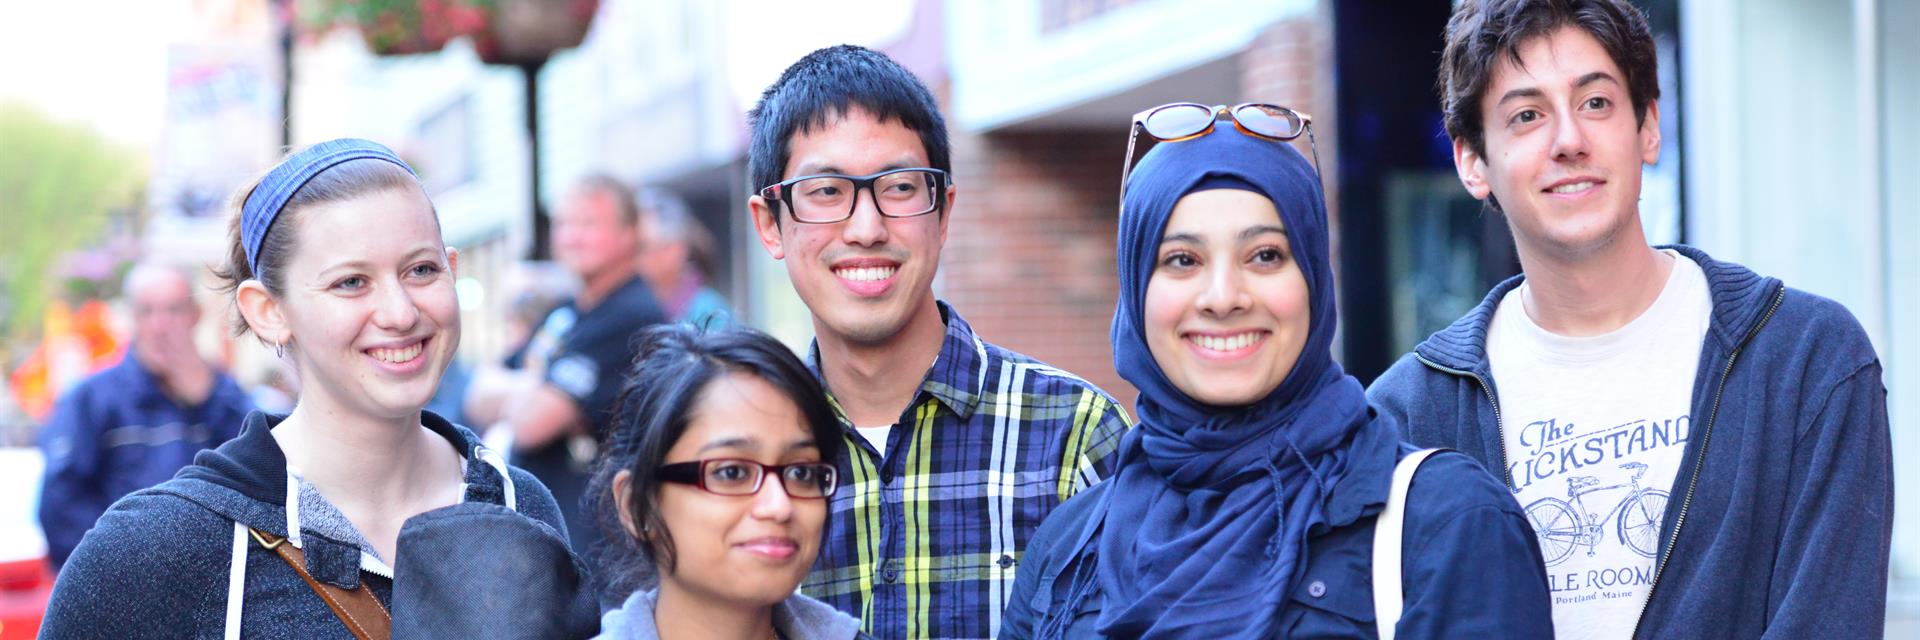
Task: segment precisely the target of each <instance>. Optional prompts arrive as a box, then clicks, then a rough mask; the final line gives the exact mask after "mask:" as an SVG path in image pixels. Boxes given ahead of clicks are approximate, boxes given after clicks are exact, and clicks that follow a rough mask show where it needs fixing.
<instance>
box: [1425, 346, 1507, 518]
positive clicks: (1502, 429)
mask: <svg viewBox="0 0 1920 640" xmlns="http://www.w3.org/2000/svg"><path fill="white" fill-rule="evenodd" d="M1413 357H1415V358H1418V359H1419V360H1420V362H1423V363H1426V365H1427V366H1429V367H1433V368H1434V369H1438V370H1440V371H1444V372H1447V373H1451V374H1453V375H1456V376H1466V377H1469V378H1473V381H1474V382H1478V383H1480V390H1481V391H1484V392H1486V394H1487V402H1488V403H1490V404H1492V405H1493V428H1494V433H1495V435H1497V436H1499V438H1500V441H1499V446H1496V447H1494V450H1495V451H1499V452H1500V477H1501V478H1502V479H1504V480H1505V481H1506V483H1507V492H1508V493H1514V492H1517V491H1519V488H1517V487H1515V486H1514V485H1513V468H1512V467H1510V466H1508V465H1507V421H1505V420H1502V419H1500V399H1499V398H1495V397H1494V396H1493V385H1490V384H1487V381H1486V380H1485V379H1483V378H1481V377H1480V374H1477V373H1474V372H1472V371H1462V370H1460V369H1454V368H1450V367H1443V366H1440V364H1439V363H1436V362H1434V361H1432V360H1428V359H1427V357H1426V356H1423V355H1420V353H1419V352H1418V351H1416V352H1414V354H1413Z"/></svg>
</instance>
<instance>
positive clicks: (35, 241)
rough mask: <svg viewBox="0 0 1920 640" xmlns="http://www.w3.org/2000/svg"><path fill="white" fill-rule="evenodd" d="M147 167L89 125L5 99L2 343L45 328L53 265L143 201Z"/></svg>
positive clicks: (0, 153) (0, 137)
mask: <svg viewBox="0 0 1920 640" xmlns="http://www.w3.org/2000/svg"><path fill="white" fill-rule="evenodd" d="M141 173H142V168H141V163H140V161H139V157H138V156H137V155H136V154H134V153H133V152H132V151H130V150H128V149H125V148H122V147H120V146H118V145H116V144H114V143H113V142H111V141H109V140H107V139H106V138H104V137H102V136H101V135H100V134H99V133H97V132H95V131H93V130H92V129H90V128H87V127H86V126H84V125H78V124H71V123H66V122H60V121H58V120H55V119H53V118H52V117H49V116H48V115H47V114H45V113H42V112H40V111H39V110H37V109H34V108H32V107H27V106H23V105H18V104H0V300H5V301H6V303H5V304H0V346H5V345H4V343H6V342H11V341H14V340H23V339H26V338H27V337H28V336H29V335H30V334H35V333H37V332H38V331H39V330H40V317H41V314H42V313H43V312H44V311H45V310H46V307H47V302H48V301H49V300H51V299H52V296H54V295H56V294H57V293H58V291H57V289H56V286H57V285H58V284H59V283H57V282H55V280H54V278H53V275H54V274H53V273H52V271H53V269H54V268H56V267H57V266H58V264H59V261H60V259H61V258H62V257H63V256H65V255H66V254H67V252H69V251H72V250H74V249H78V248H82V247H84V246H86V245H88V244H89V243H92V242H94V241H96V240H98V239H99V238H100V235H101V233H102V232H103V231H104V230H105V229H106V227H107V223H108V221H109V218H110V215H111V211H112V210H113V209H114V208H116V207H126V206H128V205H130V204H133V203H134V202H136V201H137V198H138V197H139V193H140V186H141V183H142V181H143V179H144V176H142V175H141ZM0 353H3V352H0Z"/></svg>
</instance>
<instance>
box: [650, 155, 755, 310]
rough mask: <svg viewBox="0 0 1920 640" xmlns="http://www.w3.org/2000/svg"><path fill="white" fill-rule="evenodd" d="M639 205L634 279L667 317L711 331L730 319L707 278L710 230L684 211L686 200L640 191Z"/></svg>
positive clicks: (711, 261) (711, 265) (711, 260)
mask: <svg viewBox="0 0 1920 640" xmlns="http://www.w3.org/2000/svg"><path fill="white" fill-rule="evenodd" d="M639 205H640V263H639V265H638V267H639V269H640V277H642V278H645V279H646V281H647V286H648V287H650V288H652V289H653V295H654V297H655V298H658V299H659V300H660V304H661V306H662V307H664V308H665V311H666V312H667V318H668V319H670V320H672V321H674V322H684V323H687V324H690V325H693V326H696V327H701V328H706V329H711V328H715V327H721V326H726V325H728V324H731V323H732V322H733V311H732V310H731V309H729V308H728V307H727V299H726V298H723V297H721V296H720V292H718V291H714V290H713V287H711V286H709V285H708V284H707V283H709V282H711V281H712V280H713V272H714V247H713V234H711V233H708V232H707V228H706V226H705V225H703V224H701V222H700V221H699V220H698V219H695V218H694V217H693V215H692V214H691V213H690V212H689V211H688V210H687V203H686V201H684V200H681V199H680V198H679V197H676V196H674V195H673V194H672V193H668V192H667V191H665V190H661V189H645V190H642V191H641V192H640V194H639Z"/></svg>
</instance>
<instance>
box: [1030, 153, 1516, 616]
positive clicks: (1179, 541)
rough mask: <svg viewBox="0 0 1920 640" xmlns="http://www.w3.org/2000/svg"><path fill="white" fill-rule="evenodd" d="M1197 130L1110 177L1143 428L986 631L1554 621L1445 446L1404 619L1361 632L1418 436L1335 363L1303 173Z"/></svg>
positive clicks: (1421, 493) (1415, 552)
mask: <svg viewBox="0 0 1920 640" xmlns="http://www.w3.org/2000/svg"><path fill="white" fill-rule="evenodd" d="M1208 129H1210V131H1211V132H1210V133H1209V132H1206V131H1205V130H1203V131H1202V132H1201V133H1200V134H1199V135H1198V137H1194V138H1191V139H1181V140H1178V141H1169V142H1162V143H1160V144H1159V145H1158V146H1157V147H1155V148H1154V149H1153V150H1152V151H1151V152H1150V153H1148V154H1147V155H1146V157H1145V159H1143V160H1142V161H1141V162H1140V165H1139V168H1138V170H1136V171H1134V172H1133V173H1132V175H1131V178H1130V180H1129V181H1128V182H1127V183H1126V185H1125V195H1124V197H1123V202H1122V206H1121V217H1120V225H1119V226H1120V230H1119V245H1118V254H1119V273H1120V300H1119V305H1118V308H1117V309H1116V310H1115V312H1114V320H1113V351H1114V365H1115V367H1116V368H1117V369H1118V371H1119V373H1120V375H1121V376H1122V377H1124V378H1126V379H1127V381H1128V382H1131V383H1133V385H1134V386H1135V387H1136V388H1138V389H1139V390H1140V398H1139V402H1138V404H1137V410H1138V413H1139V420H1140V422H1139V425H1138V426H1137V427H1136V428H1135V429H1134V430H1133V431H1132V432H1130V433H1128V434H1127V436H1126V439H1125V440H1124V441H1123V442H1122V444H1121V451H1120V455H1121V458H1120V460H1121V462H1120V470H1119V471H1118V473H1117V475H1116V476H1115V477H1114V478H1112V479H1110V480H1108V481H1107V482H1105V483H1102V484H1100V485H1098V486H1096V487H1094V488H1093V489H1092V490H1091V491H1089V492H1087V493H1086V494H1083V495H1081V496H1079V497H1076V498H1074V499H1073V500H1071V501H1069V502H1067V503H1066V504H1065V505H1063V506H1062V507H1061V508H1060V509H1059V510H1058V511H1055V512H1054V513H1053V514H1052V515H1051V516H1049V517H1048V518H1047V521H1046V523H1045V524H1044V525H1043V526H1042V527H1041V528H1040V530H1039V532H1038V533H1037V534H1036V535H1035V539H1034V541H1033V543H1032V546H1031V547H1030V548H1029V549H1030V550H1029V551H1028V554H1027V556H1026V557H1025V558H1023V559H1022V560H1021V562H1020V564H1021V567H1020V570H1019V574H1018V578H1017V579H1016V581H1015V585H1014V589H1013V594H1012V596H1011V598H1010V599H1009V605H1008V607H1007V610H1006V613H1005V616H1004V618H1003V620H1002V624H1003V626H1002V633H1001V637H1003V638H1029V637H1039V638H1085V637H1095V636H1105V637H1121V638H1137V637H1166V638H1208V639H1226V638H1284V637H1314V638H1372V637H1376V636H1377V635H1379V632H1380V631H1382V630H1384V631H1386V632H1388V633H1389V634H1391V633H1393V632H1395V631H1397V633H1398V635H1399V636H1400V637H1409V638H1438V637H1445V638H1474V637H1478V638H1544V637H1550V636H1551V635H1552V631H1553V630H1552V621H1551V618H1550V614H1549V609H1548V607H1549V605H1548V584H1547V578H1546V575H1545V572H1544V569H1543V568H1542V564H1541V562H1540V552H1539V548H1538V545H1537V543H1536V542H1535V540H1534V536H1533V532H1532V529H1531V528H1530V527H1529V526H1528V524H1527V520H1526V518H1525V516H1524V515H1523V514H1522V512H1521V510H1520V507H1519V505H1517V504H1515V503H1514V501H1513V498H1511V497H1509V495H1508V492H1507V491H1505V490H1503V488H1502V487H1501V486H1500V482H1499V481H1497V480H1495V479H1494V478H1493V477H1492V476H1491V475H1489V474H1488V473H1487V472H1486V471H1485V470H1484V469H1482V468H1481V467H1480V466H1479V465H1478V464H1477V463H1475V462H1474V461H1473V460H1472V459H1471V458H1468V457H1467V456H1465V455H1460V454H1457V453H1445V452H1443V453H1439V454H1437V455H1433V456H1432V457H1431V458H1429V459H1427V461H1426V462H1425V464H1424V465H1422V466H1420V467H1419V471H1418V474H1417V475H1416V476H1414V480H1413V482H1412V487H1411V490H1410V491H1409V493H1408V495H1407V500H1406V506H1405V510H1404V514H1405V520H1404V537H1403V540H1404V542H1403V544H1402V545H1401V547H1402V550H1403V553H1404V558H1405V559H1404V561H1403V562H1402V563H1401V567H1402V569H1403V576H1404V577H1403V580H1402V582H1401V584H1402V594H1403V595H1404V607H1405V608H1404V613H1403V614H1402V615H1401V616H1400V617H1399V618H1398V620H1397V624H1396V623H1394V622H1393V621H1389V623H1388V624H1387V625H1383V626H1380V627H1376V620H1375V608H1374V607H1375V603H1374V594H1373V590H1372V588H1371V585H1372V578H1371V577H1370V572H1371V570H1372V560H1371V558H1370V555H1369V554H1370V553H1371V550H1372V548H1373V545H1372V542H1373V540H1374V524H1375V521H1376V517H1377V515H1378V514H1379V513H1380V512H1381V510H1382V506H1383V504H1385V503H1386V502H1387V498H1388V493H1389V483H1390V478H1391V475H1392V473H1393V471H1394V469H1395V464H1396V462H1397V461H1398V460H1400V459H1401V458H1402V457H1404V456H1407V455H1409V454H1410V453H1412V452H1413V451H1414V450H1413V448H1412V447H1410V446H1406V445H1403V444H1401V442H1400V435H1399V430H1398V428H1397V426H1396V425H1395V424H1393V423H1392V422H1390V421H1388V420H1386V419H1385V418H1384V417H1382V416H1378V415H1376V414H1375V413H1374V412H1373V411H1371V410H1370V409H1369V408H1368V406H1367V400H1366V396H1365V394H1364V393H1363V392H1362V389H1361V386H1360V384H1359V382H1357V381H1355V380H1354V379H1353V378H1352V377H1351V376H1348V375H1347V374H1346V373H1345V372H1344V371H1342V370H1341V368H1340V365H1339V364H1337V363H1335V362H1334V361H1333V358H1332V353H1331V345H1332V342H1333V336H1334V331H1335V328H1336V326H1337V324H1336V321H1335V314H1334V307H1335V305H1334V280H1333V268H1332V263H1331V260H1330V258H1329V255H1328V253H1329V251H1328V236H1327V214H1326V207H1325V204H1324V199H1323V197H1322V195H1321V190H1320V181H1319V177H1318V175H1317V171H1316V170H1315V168H1314V167H1313V165H1311V164H1309V163H1308V161H1307V159H1306V158H1305V157H1304V156H1302V155H1301V154H1300V153H1299V152H1298V151H1296V150H1295V149H1294V148H1293V147H1291V146H1290V145H1288V144H1285V143H1283V142H1280V141H1277V140H1275V139H1272V138H1267V137H1259V136H1256V135H1252V134H1250V133H1247V132H1246V131H1247V129H1246V128H1243V127H1239V126H1235V123H1233V122H1230V121H1224V118H1223V121H1222V122H1219V123H1217V125H1216V126H1212V127H1208ZM1295 135H1297V132H1295Z"/></svg>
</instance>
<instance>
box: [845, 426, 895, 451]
mask: <svg viewBox="0 0 1920 640" xmlns="http://www.w3.org/2000/svg"><path fill="white" fill-rule="evenodd" d="M853 430H854V431H858V432H860V437H862V438H866V439H867V444H871V445H873V449H874V450H875V451H879V452H880V457H882V458H884V457H887V435H888V434H891V433H893V425H890V424H886V425H880V426H878V427H854V428H853Z"/></svg>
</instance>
